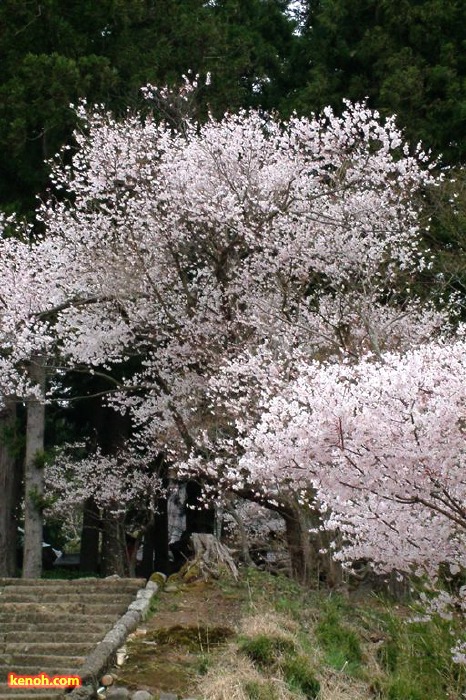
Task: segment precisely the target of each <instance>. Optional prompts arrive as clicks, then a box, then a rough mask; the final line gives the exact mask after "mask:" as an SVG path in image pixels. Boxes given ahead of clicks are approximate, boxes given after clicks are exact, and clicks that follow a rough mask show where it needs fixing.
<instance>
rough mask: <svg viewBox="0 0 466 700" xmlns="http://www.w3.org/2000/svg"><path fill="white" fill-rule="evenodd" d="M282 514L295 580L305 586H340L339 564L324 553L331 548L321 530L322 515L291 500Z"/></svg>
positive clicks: (340, 573) (327, 538) (328, 554)
mask: <svg viewBox="0 0 466 700" xmlns="http://www.w3.org/2000/svg"><path fill="white" fill-rule="evenodd" d="M282 515H283V518H284V520H285V526H286V539H287V544H288V550H289V553H290V558H291V571H292V575H293V577H294V578H296V579H297V580H298V581H301V582H303V583H313V584H314V585H316V586H319V585H321V584H323V585H326V586H328V587H330V588H334V587H335V586H337V585H338V584H339V583H341V580H342V572H341V566H340V564H339V563H338V562H335V561H334V560H333V559H332V557H331V554H330V552H328V553H323V552H322V550H327V549H328V544H329V537H328V535H327V534H326V533H322V532H321V531H320V529H319V525H320V515H319V512H318V511H317V510H310V509H307V508H305V507H303V506H301V505H299V504H298V503H297V502H296V501H293V500H291V499H290V500H289V501H288V503H287V505H286V507H285V508H284V509H283V510H282Z"/></svg>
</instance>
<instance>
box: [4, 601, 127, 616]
mask: <svg viewBox="0 0 466 700" xmlns="http://www.w3.org/2000/svg"><path fill="white" fill-rule="evenodd" d="M128 604H129V603H128ZM128 604H126V603H87V602H86V599H85V598H84V599H83V600H82V601H80V602H70V603H39V602H35V603H29V602H25V603H18V602H16V603H0V615H1V616H2V617H3V619H5V616H8V615H16V614H18V613H21V614H22V616H23V619H24V617H27V616H28V615H34V614H38V615H53V616H59V617H61V618H68V615H77V614H81V615H90V616H91V617H92V616H94V615H121V614H122V613H124V612H126V610H127V608H128ZM1 619H2V618H0V620H1Z"/></svg>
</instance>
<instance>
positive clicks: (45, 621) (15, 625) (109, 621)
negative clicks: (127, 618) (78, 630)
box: [0, 606, 119, 632]
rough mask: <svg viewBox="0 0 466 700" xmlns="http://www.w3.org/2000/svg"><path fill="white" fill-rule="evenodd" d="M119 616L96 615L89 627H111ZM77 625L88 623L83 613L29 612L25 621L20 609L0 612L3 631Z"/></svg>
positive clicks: (64, 628)
mask: <svg viewBox="0 0 466 700" xmlns="http://www.w3.org/2000/svg"><path fill="white" fill-rule="evenodd" d="M0 610H1V606H0ZM118 617H119V615H114V614H113V613H111V614H109V615H108V614H107V615H94V616H93V617H92V621H91V622H89V629H91V630H92V629H96V628H98V629H103V628H105V627H111V626H112V625H113V624H114V623H115V621H116V620H117V619H118ZM65 620H66V622H65ZM75 625H76V626H78V627H82V626H84V625H86V618H85V616H84V615H83V614H82V613H80V614H74V613H73V614H69V615H61V614H57V615H53V614H52V613H50V612H45V613H43V614H38V613H37V614H35V615H34V614H29V615H28V616H27V620H26V621H25V616H24V614H23V615H22V614H21V612H20V611H17V612H15V613H9V614H3V613H1V612H0V629H1V630H2V632H9V631H12V630H15V629H17V630H18V632H19V631H22V630H32V629H36V628H38V627H40V628H41V629H43V630H44V631H48V630H51V631H53V630H57V632H63V631H66V630H69V629H72V628H73V629H74V627H75Z"/></svg>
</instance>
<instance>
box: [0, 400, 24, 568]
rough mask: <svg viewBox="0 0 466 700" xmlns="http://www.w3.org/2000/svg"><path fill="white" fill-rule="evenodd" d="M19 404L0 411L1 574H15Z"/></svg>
mask: <svg viewBox="0 0 466 700" xmlns="http://www.w3.org/2000/svg"><path fill="white" fill-rule="evenodd" d="M15 425H16V406H15V404H14V402H13V401H7V402H6V405H5V408H4V409H3V411H2V412H1V413H0V577H2V576H6V577H8V576H14V575H15V573H16V541H17V525H18V524H17V521H16V506H17V501H18V490H19V478H18V470H17V469H16V459H15V454H14V444H13V443H14V432H15Z"/></svg>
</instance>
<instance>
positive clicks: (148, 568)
mask: <svg viewBox="0 0 466 700" xmlns="http://www.w3.org/2000/svg"><path fill="white" fill-rule="evenodd" d="M154 554H155V522H154V518H152V520H151V522H150V523H149V524H148V526H147V528H146V530H145V532H144V542H143V545H142V562H141V573H142V575H143V576H144V577H145V578H149V576H150V575H151V574H153V573H154V571H155V568H154Z"/></svg>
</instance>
